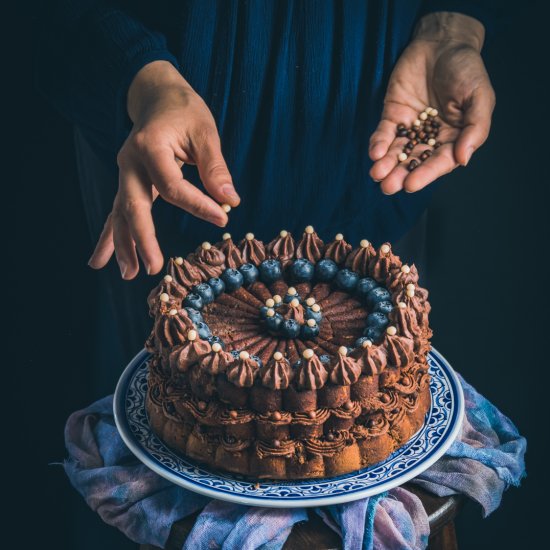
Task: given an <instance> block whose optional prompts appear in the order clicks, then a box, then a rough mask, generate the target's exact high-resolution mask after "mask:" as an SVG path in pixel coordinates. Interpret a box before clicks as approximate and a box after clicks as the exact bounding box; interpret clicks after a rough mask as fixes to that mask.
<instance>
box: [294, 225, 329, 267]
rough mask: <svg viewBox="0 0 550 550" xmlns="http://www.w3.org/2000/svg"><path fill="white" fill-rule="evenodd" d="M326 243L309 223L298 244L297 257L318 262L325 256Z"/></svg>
mask: <svg viewBox="0 0 550 550" xmlns="http://www.w3.org/2000/svg"><path fill="white" fill-rule="evenodd" d="M324 248H325V244H324V243H323V241H322V240H321V239H320V237H319V235H317V233H315V231H314V229H313V227H312V226H311V225H308V226H307V227H306V228H305V230H304V234H303V235H302V238H301V239H300V242H299V243H298V244H297V245H296V258H305V259H306V260H309V261H310V262H313V263H316V262H318V261H319V260H320V259H321V258H322V257H323V250H324Z"/></svg>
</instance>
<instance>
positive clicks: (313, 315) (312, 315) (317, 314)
mask: <svg viewBox="0 0 550 550" xmlns="http://www.w3.org/2000/svg"><path fill="white" fill-rule="evenodd" d="M322 318H323V313H322V312H321V311H313V310H312V309H311V308H310V307H306V319H315V321H317V324H318V325H319V324H321V319H322Z"/></svg>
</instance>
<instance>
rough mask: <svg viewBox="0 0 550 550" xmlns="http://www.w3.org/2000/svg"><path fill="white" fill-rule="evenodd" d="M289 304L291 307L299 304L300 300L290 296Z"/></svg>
mask: <svg viewBox="0 0 550 550" xmlns="http://www.w3.org/2000/svg"><path fill="white" fill-rule="evenodd" d="M290 305H291V306H292V307H298V306H299V305H300V300H298V298H292V300H290Z"/></svg>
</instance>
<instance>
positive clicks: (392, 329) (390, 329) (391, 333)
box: [386, 325, 397, 336]
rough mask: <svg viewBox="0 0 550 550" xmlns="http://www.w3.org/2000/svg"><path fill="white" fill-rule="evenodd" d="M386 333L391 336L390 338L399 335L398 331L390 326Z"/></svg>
mask: <svg viewBox="0 0 550 550" xmlns="http://www.w3.org/2000/svg"><path fill="white" fill-rule="evenodd" d="M386 333H387V334H389V335H390V336H395V335H396V334H397V329H396V328H395V327H394V326H393V325H390V326H389V327H388V328H387V329H386Z"/></svg>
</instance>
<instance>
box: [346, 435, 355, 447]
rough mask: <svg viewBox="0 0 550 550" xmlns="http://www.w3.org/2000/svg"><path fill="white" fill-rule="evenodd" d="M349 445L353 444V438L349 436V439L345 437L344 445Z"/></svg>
mask: <svg viewBox="0 0 550 550" xmlns="http://www.w3.org/2000/svg"><path fill="white" fill-rule="evenodd" d="M351 445H353V439H351V437H350V438H349V439H346V447H350V446H351Z"/></svg>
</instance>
